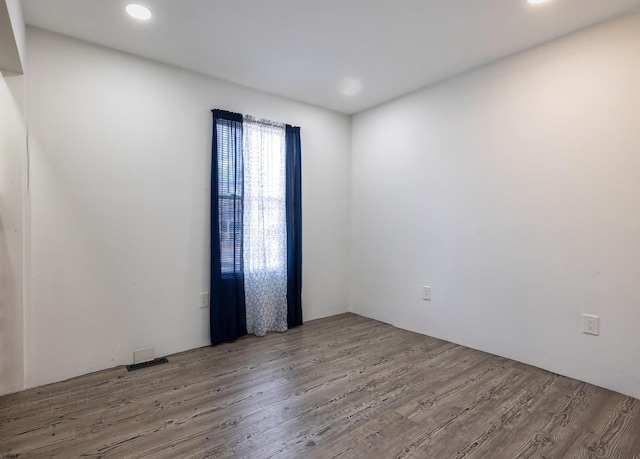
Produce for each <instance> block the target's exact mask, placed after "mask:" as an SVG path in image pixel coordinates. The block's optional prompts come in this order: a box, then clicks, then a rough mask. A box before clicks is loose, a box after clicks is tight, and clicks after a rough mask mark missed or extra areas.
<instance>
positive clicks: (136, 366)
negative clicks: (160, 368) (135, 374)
mask: <svg viewBox="0 0 640 459" xmlns="http://www.w3.org/2000/svg"><path fill="white" fill-rule="evenodd" d="M167 362H168V360H167V358H166V357H161V358H159V359H153V360H149V361H147V362H140V363H134V364H133V365H127V370H129V371H133V370H139V369H141V368H147V367H152V366H154V365H160V364H161V363H167Z"/></svg>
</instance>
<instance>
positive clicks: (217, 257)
mask: <svg viewBox="0 0 640 459" xmlns="http://www.w3.org/2000/svg"><path fill="white" fill-rule="evenodd" d="M212 112H213V141H212V147H211V150H212V159H211V282H210V292H211V296H210V299H211V306H210V322H211V328H210V330H211V343H212V344H219V343H223V342H227V341H233V340H235V339H236V338H238V337H240V336H243V335H246V334H247V325H246V307H245V298H244V272H243V269H244V268H243V259H242V216H243V171H242V169H243V162H242V115H240V114H238V113H231V112H227V111H224V110H212Z"/></svg>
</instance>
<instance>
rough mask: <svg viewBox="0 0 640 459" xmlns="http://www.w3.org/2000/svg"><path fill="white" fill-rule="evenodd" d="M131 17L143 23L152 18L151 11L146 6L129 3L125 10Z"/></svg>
mask: <svg viewBox="0 0 640 459" xmlns="http://www.w3.org/2000/svg"><path fill="white" fill-rule="evenodd" d="M125 9H126V10H127V13H128V14H129V16H131V17H132V18H135V19H140V20H141V21H146V20H147V19H149V18H150V17H151V10H150V9H149V8H147V7H146V6H144V5H140V4H138V3H129V4H128V5H127V7H126V8H125Z"/></svg>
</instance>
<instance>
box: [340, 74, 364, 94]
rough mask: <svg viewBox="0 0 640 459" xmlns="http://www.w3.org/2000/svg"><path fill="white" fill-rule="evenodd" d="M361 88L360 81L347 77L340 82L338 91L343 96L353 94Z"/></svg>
mask: <svg viewBox="0 0 640 459" xmlns="http://www.w3.org/2000/svg"><path fill="white" fill-rule="evenodd" d="M361 90H362V83H360V81H358V80H356V79H355V78H347V79H346V80H344V81H343V82H342V83H341V84H340V92H342V94H344V95H345V96H355V95H356V94H358V93H359V92H360V91H361Z"/></svg>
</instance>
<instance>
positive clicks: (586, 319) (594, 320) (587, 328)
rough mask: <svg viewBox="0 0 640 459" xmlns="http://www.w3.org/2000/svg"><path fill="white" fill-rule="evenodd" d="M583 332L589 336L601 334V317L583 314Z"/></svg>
mask: <svg viewBox="0 0 640 459" xmlns="http://www.w3.org/2000/svg"><path fill="white" fill-rule="evenodd" d="M582 319H583V324H582V332H583V333H587V334H589V335H599V334H600V317H598V316H592V315H591V314H582Z"/></svg>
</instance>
